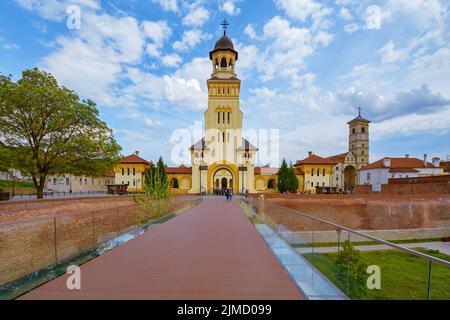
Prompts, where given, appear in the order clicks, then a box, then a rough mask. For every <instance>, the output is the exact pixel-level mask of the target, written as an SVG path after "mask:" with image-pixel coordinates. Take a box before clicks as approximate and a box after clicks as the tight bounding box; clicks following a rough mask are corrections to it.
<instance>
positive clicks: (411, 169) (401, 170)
mask: <svg viewBox="0 0 450 320" xmlns="http://www.w3.org/2000/svg"><path fill="white" fill-rule="evenodd" d="M389 172H392V173H394V172H407V173H408V172H413V173H417V172H419V170H417V169H414V168H394V169H390V170H389Z"/></svg>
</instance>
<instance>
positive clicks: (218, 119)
mask: <svg viewBox="0 0 450 320" xmlns="http://www.w3.org/2000/svg"><path fill="white" fill-rule="evenodd" d="M217 123H219V124H220V112H217Z"/></svg>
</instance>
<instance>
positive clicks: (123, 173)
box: [80, 168, 125, 180]
mask: <svg viewBox="0 0 450 320" xmlns="http://www.w3.org/2000/svg"><path fill="white" fill-rule="evenodd" d="M122 175H123V176H124V175H125V168H122ZM80 180H81V179H80Z"/></svg>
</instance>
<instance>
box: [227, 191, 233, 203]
mask: <svg viewBox="0 0 450 320" xmlns="http://www.w3.org/2000/svg"><path fill="white" fill-rule="evenodd" d="M228 198H229V201H230V202H233V191H232V190H230V192H229V193H228Z"/></svg>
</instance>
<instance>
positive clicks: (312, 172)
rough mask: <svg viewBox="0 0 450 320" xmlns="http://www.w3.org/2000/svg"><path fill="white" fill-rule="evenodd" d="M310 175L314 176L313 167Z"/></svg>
mask: <svg viewBox="0 0 450 320" xmlns="http://www.w3.org/2000/svg"><path fill="white" fill-rule="evenodd" d="M311 176H312V177H314V168H313V169H311Z"/></svg>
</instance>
